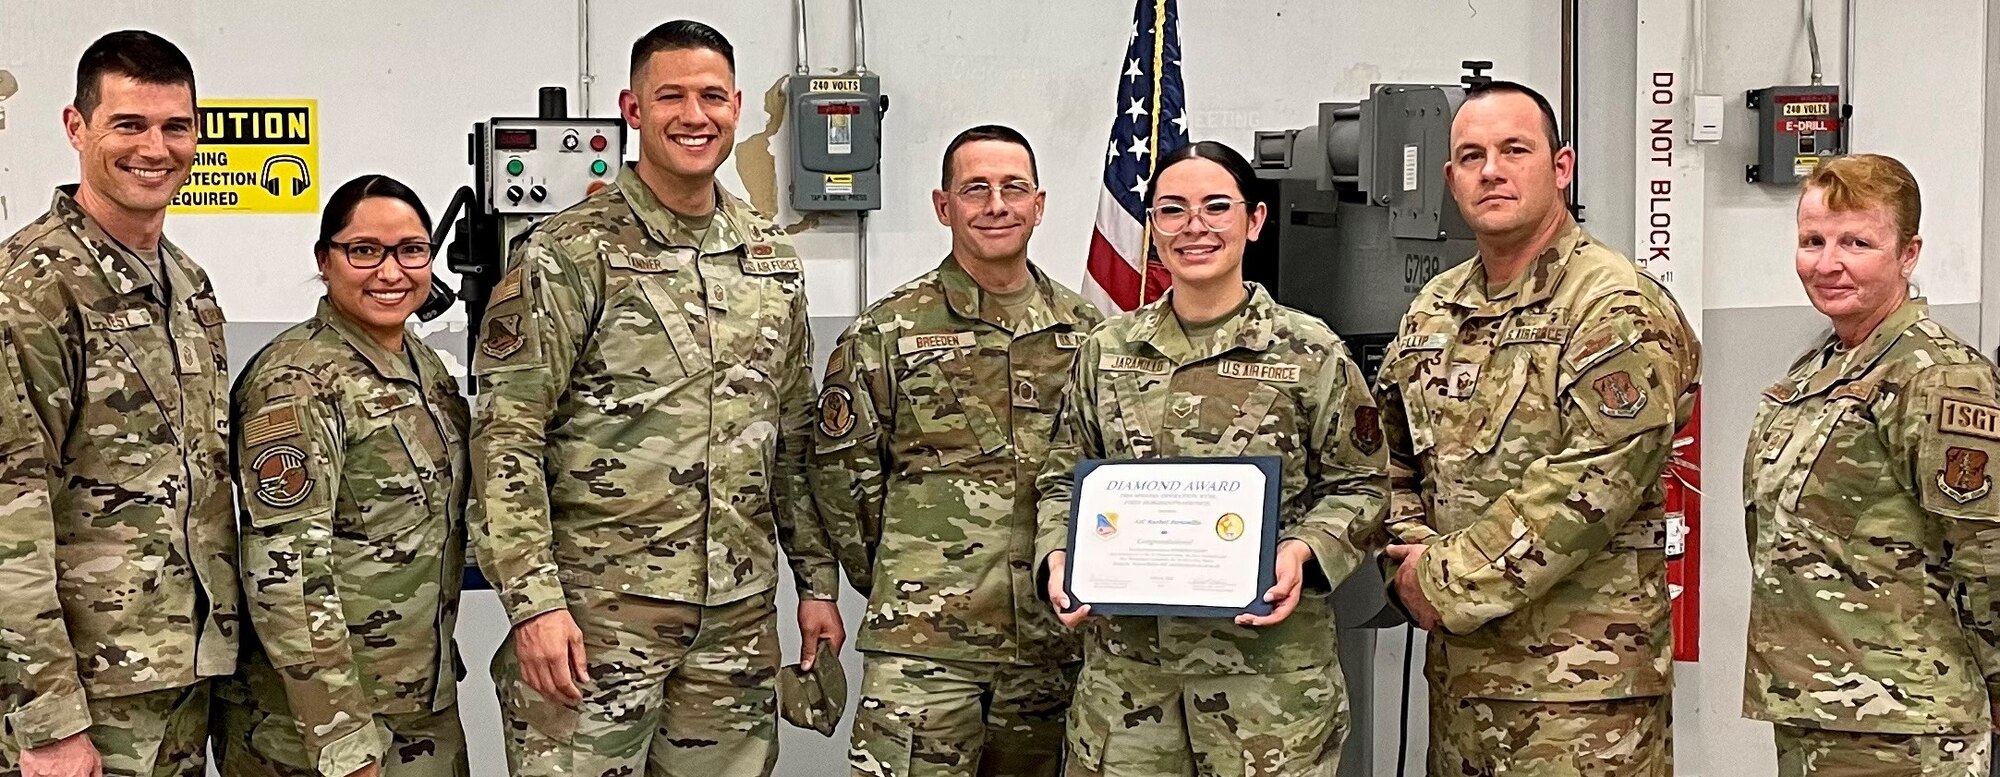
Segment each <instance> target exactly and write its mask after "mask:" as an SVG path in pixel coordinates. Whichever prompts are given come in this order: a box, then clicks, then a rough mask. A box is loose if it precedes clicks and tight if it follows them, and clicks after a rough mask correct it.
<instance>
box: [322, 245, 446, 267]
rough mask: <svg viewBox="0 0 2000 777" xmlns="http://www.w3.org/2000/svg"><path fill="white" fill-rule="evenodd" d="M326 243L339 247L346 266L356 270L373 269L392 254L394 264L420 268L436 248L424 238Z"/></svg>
mask: <svg viewBox="0 0 2000 777" xmlns="http://www.w3.org/2000/svg"><path fill="white" fill-rule="evenodd" d="M327 244H328V245H331V246H333V247H334V248H338V249H340V253H341V254H342V255H344V256H346V257H347V266H349V267H352V268H354V269H356V270H373V269H375V268H377V267H381V266H382V262H383V261H384V260H387V259H388V258H389V256H390V255H392V254H393V255H394V256H395V257H396V266H398V267H401V268H403V269H405V270H420V269H423V268H424V267H427V266H429V265H430V263H431V255H432V253H433V252H434V251H435V250H436V248H435V247H434V246H432V245H431V244H430V243H429V242H428V241H424V240H406V241H403V242H401V243H397V244H395V245H392V246H385V245H382V244H381V243H370V242H365V241H363V242H354V243H335V242H332V241H328V243H327Z"/></svg>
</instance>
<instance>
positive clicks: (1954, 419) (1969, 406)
mask: <svg viewBox="0 0 2000 777" xmlns="http://www.w3.org/2000/svg"><path fill="white" fill-rule="evenodd" d="M1937 430H1938V431H1940V432H1945V433H1948V434H1963V435H1969V436H1972V437H1984V438H1986V439H1988V440H2000V408H1996V407H1994V406H1992V405H1988V404H1985V403H1981V402H1974V401H1971V400H1967V399H1961V398H1959V397H1945V398H1943V399H1942V400H1940V401H1939V403H1938V415H1937Z"/></svg>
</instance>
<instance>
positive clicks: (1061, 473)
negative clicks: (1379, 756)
mask: <svg viewBox="0 0 2000 777" xmlns="http://www.w3.org/2000/svg"><path fill="white" fill-rule="evenodd" d="M1162 162H1163V164H1162V167H1161V168H1160V172H1159V174H1158V175H1157V176H1156V177H1155V178H1154V180H1153V181H1152V183H1151V185H1150V190H1149V191H1148V192H1147V204H1148V208H1147V210H1148V214H1149V219H1148V228H1149V232H1150V234H1151V238H1152V246H1153V248H1154V249H1155V250H1156V251H1157V252H1158V255H1159V257H1160V259H1161V260H1162V261H1163V263H1164V264H1165V265H1166V268H1167V270H1168V272H1169V273H1170V274H1171V275H1172V277H1173V286H1172V288H1171V290H1170V291H1169V292H1168V293H1167V294H1166V295H1164V296H1162V297H1161V298H1160V299H1159V300H1158V301H1157V302H1154V303H1152V304H1150V305H1147V306H1145V307H1143V308H1140V309H1139V310H1136V311H1133V312H1131V313H1127V314H1125V315H1122V316H1119V317H1117V318H1113V319H1111V320H1110V321H1107V322H1105V323H1104V324H1103V325H1101V326H1099V327H1098V328H1097V329H1096V330H1095V331H1093V332H1092V333H1091V335H1090V337H1089V338H1087V339H1086V340H1085V341H1084V342H1083V344H1082V346H1081V347H1080V348H1079V349H1078V351H1077V358H1076V362H1075V366H1074V367H1073V375H1072V380H1071V383H1070V386H1069V389H1068V393H1067V394H1066V395H1065V397H1064V402H1063V409H1062V411H1061V415H1060V416H1059V418H1058V420H1057V428H1056V440H1055V443H1054V445H1053V447H1052V449H1051V451H1050V454H1049V459H1048V464H1047V467H1046V468H1045V469H1044V470H1043V472H1042V475H1041V477H1040V479H1039V481H1038V483H1037V485H1038V487H1039V488H1040V490H1041V494H1042V503H1041V515H1040V521H1039V529H1038V536H1037V541H1036V557H1037V558H1038V559H1040V564H1041V568H1042V569H1043V570H1044V573H1045V574H1046V575H1047V587H1046V589H1045V595H1046V596H1048V598H1049V600H1050V601H1051V603H1052V604H1054V605H1055V606H1056V609H1057V611H1058V613H1059V614H1060V615H1061V617H1062V619H1063V622H1064V623H1065V624H1066V625H1068V626H1070V627H1072V628H1075V627H1078V626H1079V625H1081V626H1083V627H1084V628H1086V630H1087V634H1088V636H1087V638H1086V645H1087V647H1086V649H1085V652H1086V657H1085V661H1084V668H1083V673H1082V677H1081V678H1080V679H1079V680H1078V683H1077V691H1076V698H1075V701H1074V703H1073V704H1072V706H1071V708H1070V716H1069V724H1068V738H1069V747H1070V754H1069V758H1070V768H1071V769H1072V773H1073V774H1074V773H1079V772H1080V773H1085V774H1101V775H1107V776H1113V775H1142V774H1143V775H1168V776H1171V775H1190V776H1192V775H1194V774H1196V773H1198V772H1201V773H1211V774H1255V775H1307V774H1314V775H1317V774H1329V773H1331V771H1332V769H1333V768H1334V767H1335V764H1337V763H1338V761H1339V760H1340V747H1341V743H1342V741H1343V740H1344V739H1345V736H1346V732H1347V695H1346V690H1345V688H1344V687H1343V684H1342V681H1341V675H1340V667H1339V661H1338V654H1339V651H1338V645H1337V643H1336V637H1335V629H1334V622H1333V610H1332V606H1331V604H1330V603H1329V601H1328V594H1330V593H1331V591H1332V589H1333V587H1334V586H1336V585H1338V584H1339V583H1340V581H1341V580H1342V579H1344V578H1346V577H1347V575H1348V573H1349V572H1352V571H1353V570H1354V569H1355V568H1356V567H1357V566H1358V565H1360V564H1361V563H1362V562H1363V561H1364V560H1365V559H1366V558H1367V554H1368V553H1369V552H1370V551H1372V550H1374V549H1375V548H1376V547H1377V546H1378V545H1379V544H1380V542H1381V535H1380V530H1381V520H1382V512H1383V510H1384V505H1385V500H1386V486H1387V474H1386V472H1387V454H1386V453H1385V452H1384V449H1383V444H1382V428H1381V423H1380V419H1379V417H1378V415H1377V413H1376V409H1375V401H1374V398H1373V397H1372V396H1371V395H1370V393H1369V390H1368V385H1367V382H1366V380H1365V379H1364V378H1363V376H1362V374H1361V370H1360V368H1359V367H1358V366H1357V365H1356V364H1355V363H1354V360H1353V359H1352V358H1351V357H1350V356H1349V355H1348V353H1347V351H1346V348H1345V346H1344V345H1342V343H1341V341H1340V339H1339V338H1338V337H1337V336H1335V335H1334V333H1333V332H1332V330H1330V329H1328V328H1327V327H1326V325H1325V324H1323V323H1322V322H1320V321H1319V320H1318V319H1316V318H1314V317H1312V316H1310V315H1308V314H1305V313H1302V312H1299V311H1296V310H1292V309H1290V308H1286V307H1284V306H1282V305H1279V304H1277V303H1276V302H1275V301H1273V300H1272V298H1271V295H1270V294H1269V293H1267V292H1266V291H1265V290H1264V289H1263V288H1262V287H1259V286H1257V285H1255V284H1246V283H1244V281H1243V252H1244V247H1245V245H1246V244H1248V243H1249V241H1251V240H1254V239H1256V237H1257V234H1258V232H1259V231H1261V230H1262V228H1263V226H1264V220H1265V217H1266V215H1267V213H1266V209H1265V206H1264V205H1263V204H1261V203H1256V202H1251V201H1249V197H1248V195H1247V192H1248V190H1249V187H1248V184H1249V183H1250V182H1251V181H1252V180H1254V173H1253V171H1252V170H1251V167H1250V165H1249V163H1248V162H1246V161H1245V160H1244V159H1243V157H1242V156H1241V155H1239V154H1238V153H1236V152H1235V151H1234V150H1231V149H1230V148H1229V147H1227V146H1224V145H1222V144H1220V143H1215V142H1212V141H1204V142H1201V143H1195V144H1192V145H1189V146H1185V147H1183V148H1181V149H1179V150H1177V151H1175V152H1174V153H1172V154H1169V155H1168V156H1167V157H1166V158H1165V159H1164V160H1162ZM1107 473H1115V474H1107ZM1265 495H1268V498H1265ZM1079 509H1082V512H1081V513H1078V512H1077V511H1078V510H1079ZM1204 511H1206V512H1204ZM1211 512H1212V513H1214V514H1212V515H1211V514H1209V513H1211ZM1260 541H1262V542H1267V543H1270V544H1269V545H1265V546H1263V547H1262V548H1261V549H1258V548H1256V547H1255V546H1254V545H1253V546H1252V550H1251V552H1249V553H1243V552H1242V546H1243V544H1244V543H1258V542H1260ZM1250 559H1255V560H1256V563H1249V561H1248V560H1250ZM1253 567H1254V568H1255V569H1251V568H1253ZM1203 569H1206V570H1210V571H1209V572H1207V573H1203V572H1202V571H1201V570H1203ZM1253 573H1260V574H1253ZM1246 576H1248V577H1247V579H1248V580H1251V581H1257V582H1255V583H1254V585H1255V586H1256V587H1255V589H1254V590H1250V591H1249V593H1250V596H1249V597H1248V598H1249V601H1247V602H1246V600H1245V599H1243V598H1234V599H1232V598H1230V597H1232V596H1236V595H1237V594H1236V593H1231V592H1232V591H1234V592H1241V591H1243V590H1244V589H1243V586H1244V585H1245V583H1244V582H1243V580H1245V579H1246ZM1232 602H1233V603H1237V604H1235V605H1231V604H1230V603H1232ZM1093 605H1096V606H1098V607H1100V608H1102V611H1101V613H1100V614H1098V615H1092V608H1093ZM1217 605H1225V606H1217ZM1112 612H1115V613H1117V614H1108V613H1112ZM1134 613H1138V614H1134Z"/></svg>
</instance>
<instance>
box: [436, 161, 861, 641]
mask: <svg viewBox="0 0 2000 777" xmlns="http://www.w3.org/2000/svg"><path fill="white" fill-rule="evenodd" d="M717 192H718V196H719V197H720V202H719V203H718V210H717V211H716V214H715V220H714V222H713V223H712V224H711V228H710V229H708V230H707V233H706V235H705V236H702V235H696V234H694V233H693V232H692V231H691V230H690V229H689V228H688V227H687V226H685V225H683V224H682V223H681V222H680V220H679V219H677V218H676V217H675V216H674V214H673V212H672V211H669V210H667V209H666V206H664V205H661V204H660V201H659V199H658V198H656V197H655V196H654V195H653V193H652V191H651V190H650V189H648V188H646V184H645V183H644V182H642V181H640V180H639V176H638V174H637V173H635V172H633V170H632V169H631V168H630V167H629V166H628V167H627V168H626V169H625V170H623V171H621V172H620V173H619V174H618V182H617V183H616V184H615V185H613V186H608V187H605V188H604V190H602V191H600V192H598V193H597V194H594V195H592V196H590V197H589V198H587V199H585V200H584V201H583V202H581V203H579V204H577V205H576V206H574V207H572V208H570V209H569V210H566V211H563V212H562V213H560V214H557V215H555V216H553V217H550V218H549V219H548V220H547V221H544V222H542V223H541V224H540V225H538V226H537V227H536V228H535V230H534V231H533V232H532V233H531V234H530V236H529V237H528V239H527V242H526V243H525V244H524V245H522V246H521V248H520V249H519V250H518V251H517V252H516V253H515V256H514V261H513V264H512V266H511V268H510V269H509V270H508V272H507V274H506V276H505V277H504V278H503V279H502V280H501V282H500V283H499V284H498V285H497V286H496V287H495V289H494V291H493V298H492V301H491V302H490V303H489V307H488V308H487V311H486V318H485V323H484V327H485V331H484V334H483V335H482V338H481V341H480V345H479V352H478V354H476V355H475V360H476V361H475V362H474V371H475V372H476V373H477V375H478V380H479V393H478V396H477V397H476V399H477V407H476V409H475V412H474V415H475V420H474V424H473V429H474V432H473V438H472V467H473V473H474V478H473V483H474V485H473V488H474V495H475V496H474V507H473V512H472V532H473V543H474V545H473V547H474V549H475V550H477V551H478V555H479V563H480V566H481V568H482V569H483V570H484V571H485V572H486V576H487V579H489V580H492V581H493V582H494V584H495V585H496V586H498V587H499V589H500V595H501V603H502V604H503V605H505V606H506V608H507V612H508V614H509V616H510V617H511V618H512V619H513V621H514V622H515V623H520V622H521V621H523V620H526V619H528V618H530V617H533V616H535V615H538V614H541V613H544V612H548V611H550V610H554V609H557V608H560V607H563V606H564V601H563V593H562V588H563V586H565V585H574V586H582V587H586V588H596V589H601V590H609V591H620V592H624V593H630V594H635V595H639V596H647V597H652V598H656V599H665V600H670V601H680V602H691V603H696V604H705V605H717V604H726V603H729V602H733V601H737V600H740V599H743V598H744V597H748V596H751V595H754V594H757V593H761V592H763V591H767V590H769V589H771V588H772V587H773V586H775V585H777V582H778V571H777V559H778V552H777V551H778V549H777V545H778V544H779V543H782V544H783V545H784V546H785V551H786V553H787V555H788V556H789V558H790V561H791V564H792V571H793V573H794V574H795V575H796V577H797V579H798V585H799V589H800V593H801V595H802V596H805V597H808V598H818V599H833V598H835V597H836V596H837V595H838V593H839V590H838V586H839V585H840V573H839V569H838V567H837V566H836V564H835V562H834V560H833V556H832V554H831V553H830V552H828V551H827V549H826V536H825V532H824V530H822V529H821V527H820V524H819V519H818V516H817V514H816V513H815V511H814V508H813V503H812V492H811V488H810V486H809V484H808V483H807V479H806V457H807V455H808V454H809V453H810V446H811V445H812V423H813V375H812V334H811V332H810V331H809V330H808V329H807V328H806V295H805V283H804V278H803V276H802V269H803V268H802V266H801V262H800V260H799V257H798V254H797V253H796V252H795V251H793V250H792V245H791V241H790V239H789V238H787V237H786V236H785V234H784V231H783V230H781V229H779V228H778V227H776V226H774V225H772V224H771V223H770V222H769V221H767V220H765V219H764V217H762V216H759V215H758V214H757V213H756V212H755V211H753V210H751V208H750V206H749V205H747V204H745V203H744V202H743V201H742V200H739V199H737V198H735V197H734V196H732V195H730V194H729V193H728V192H723V191H721V189H720V187H718V188H717ZM774 530H775V532H776V535H777V542H776V543H774V542H773V541H772V537H773V532H774Z"/></svg>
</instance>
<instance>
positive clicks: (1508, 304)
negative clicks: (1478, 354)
mask: <svg viewBox="0 0 2000 777" xmlns="http://www.w3.org/2000/svg"><path fill="white" fill-rule="evenodd" d="M1564 221H1566V222H1568V226H1567V227H1565V228H1564V229H1563V230H1562V231H1560V232H1558V233H1556V239H1555V241H1554V242H1551V243H1550V244H1549V247H1548V248H1546V249H1544V250H1543V251H1542V254H1541V256H1539V257H1536V259H1535V262H1534V263H1533V264H1531V265H1529V266H1528V267H1526V268H1524V269H1523V270H1522V271H1521V274H1520V275H1517V276H1515V277H1514V280H1512V281H1510V282H1508V284H1507V286H1506V288H1503V289H1501V290H1500V291H1498V292H1495V293H1492V294H1488V293H1487V292H1486V266H1485V265H1483V264H1480V263H1479V256H1478V255H1477V254H1474V255H1473V257H1472V262H1473V271H1472V272H1469V273H1466V275H1465V281H1464V282H1463V283H1461V284H1459V287H1458V289H1457V290H1456V291H1454V292H1453V293H1452V294H1451V296H1450V297H1449V298H1448V300H1447V301H1448V302H1450V303H1451V304H1453V305H1457V306H1459V307H1463V308H1472V309H1475V310H1478V311H1479V312H1481V313H1483V314H1486V315H1499V314H1502V313H1506V312H1508V311H1511V310H1517V309H1520V308H1524V307H1527V306H1529V305H1533V304H1535V303H1538V302H1545V301H1547V300H1549V299H1551V298H1553V297H1554V296H1555V292H1556V286H1558V285H1560V284H1561V283H1562V278H1563V270H1565V269H1567V268H1568V267H1569V258H1570V257H1572V256H1575V255H1576V254H1578V253H1580V252H1581V251H1583V249H1584V248H1585V247H1587V246H1589V245H1590V244H1591V242H1592V241H1591V237H1590V233H1588V232H1585V231H1583V226H1582V225H1579V224H1577V223H1576V221H1575V220H1573V219H1570V218H1568V217H1567V216H1565V217H1564Z"/></svg>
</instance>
